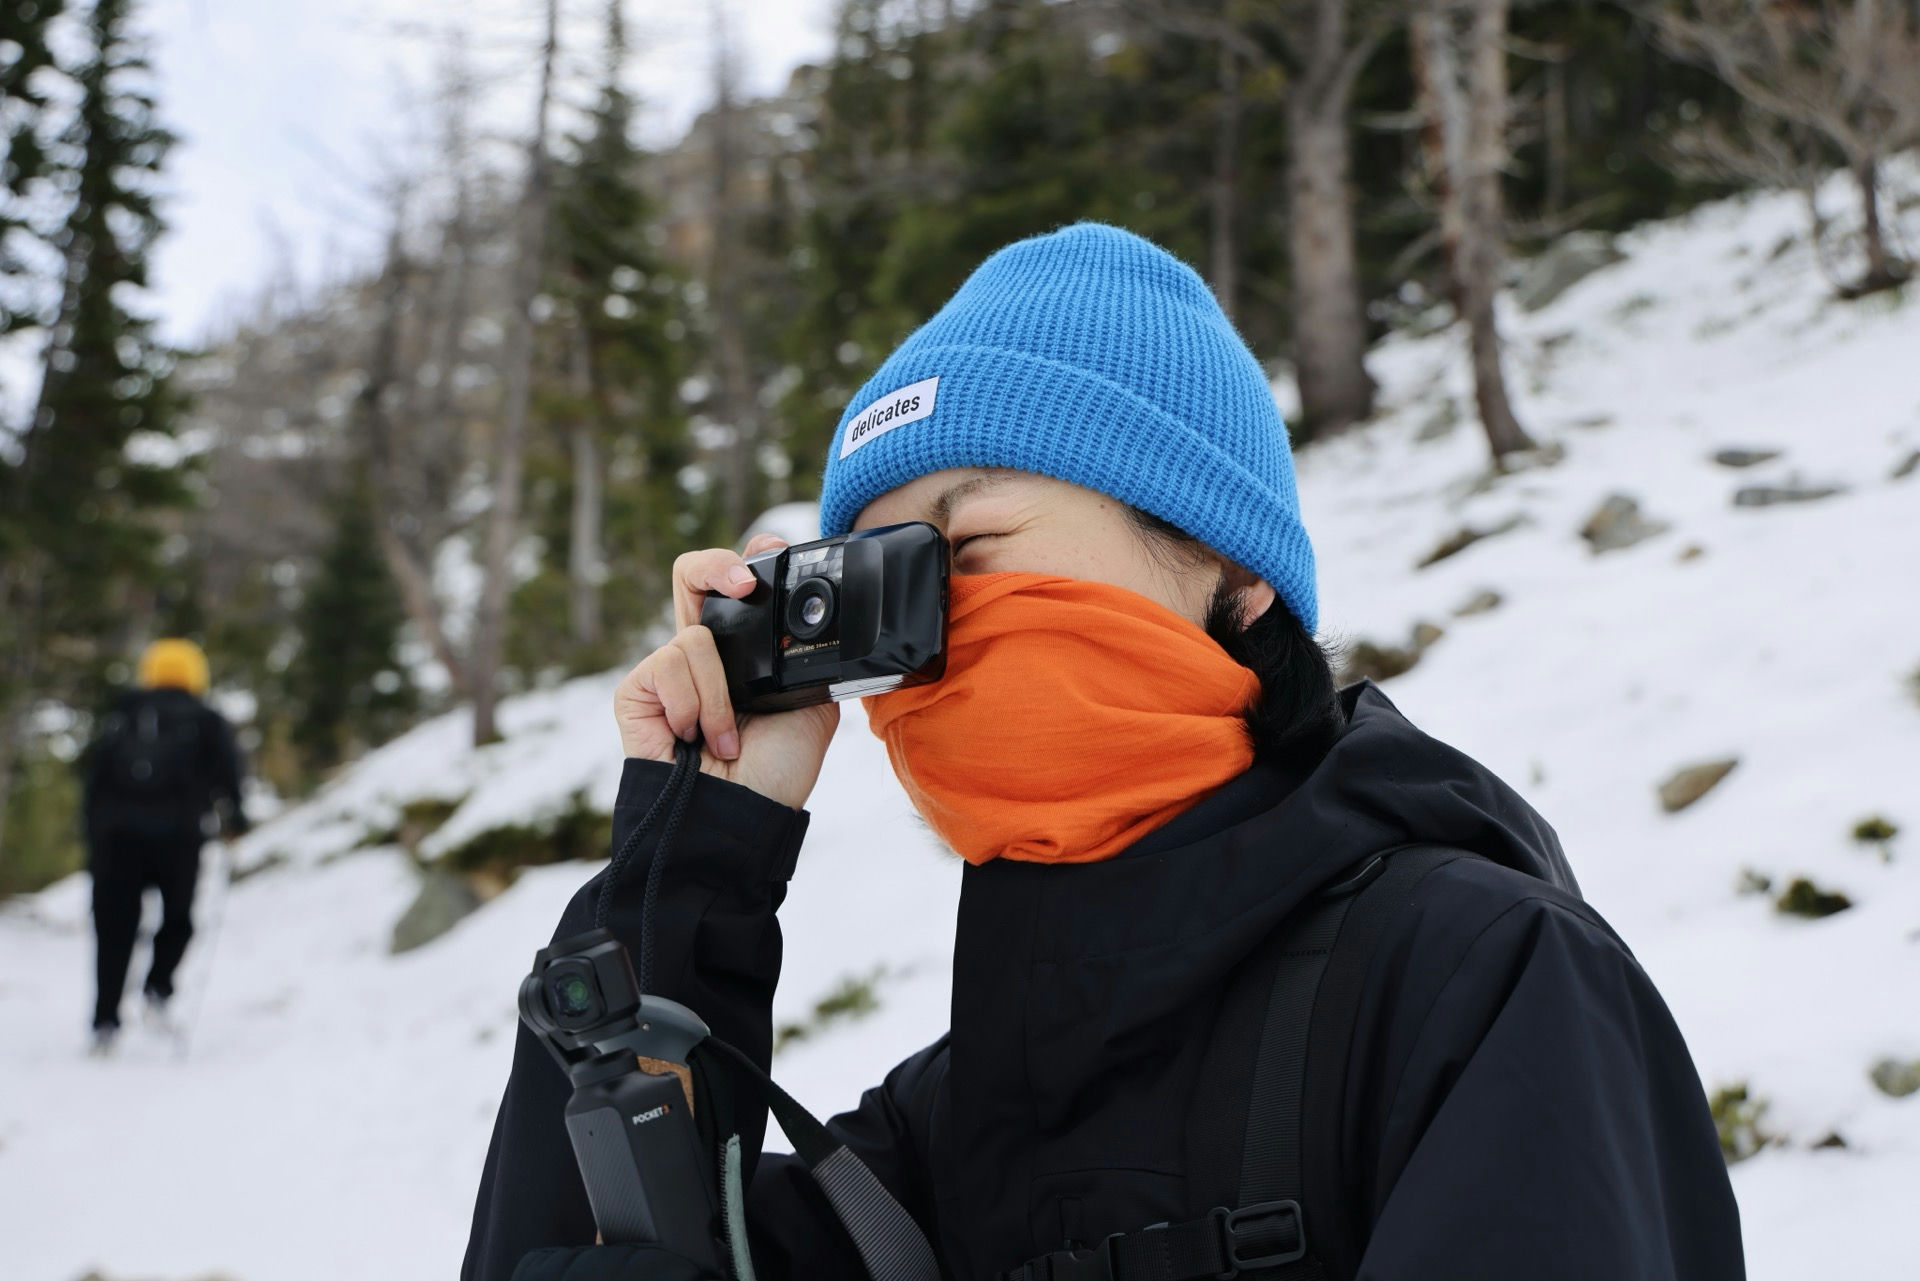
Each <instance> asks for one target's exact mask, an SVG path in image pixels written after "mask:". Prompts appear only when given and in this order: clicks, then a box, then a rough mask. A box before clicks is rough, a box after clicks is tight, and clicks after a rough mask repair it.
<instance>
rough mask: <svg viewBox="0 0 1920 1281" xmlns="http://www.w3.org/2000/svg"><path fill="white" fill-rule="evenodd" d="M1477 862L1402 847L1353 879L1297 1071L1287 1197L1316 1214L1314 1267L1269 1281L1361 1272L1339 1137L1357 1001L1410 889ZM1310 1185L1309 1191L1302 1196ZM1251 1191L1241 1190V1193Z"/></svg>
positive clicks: (1455, 852)
mask: <svg viewBox="0 0 1920 1281" xmlns="http://www.w3.org/2000/svg"><path fill="white" fill-rule="evenodd" d="M1474 857H1477V856H1476V855H1474V854H1472V853H1470V852H1469V851H1466V850H1461V849H1451V848H1447V847H1445V846H1438V845H1415V846H1406V847H1403V848H1400V849H1397V850H1389V851H1387V852H1386V853H1385V854H1383V855H1381V859H1382V860H1383V861H1384V866H1383V867H1382V868H1381V869H1380V870H1379V871H1378V872H1377V874H1374V875H1372V877H1371V879H1368V873H1367V872H1364V871H1363V873H1362V875H1361V877H1359V878H1356V879H1357V880H1359V881H1360V882H1361V884H1360V886H1359V889H1358V892H1357V893H1355V894H1354V895H1353V896H1352V906H1351V907H1350V908H1349V909H1348V911H1347V914H1346V920H1345V921H1344V923H1343V924H1342V926H1341V929H1340V933H1339V936H1338V938H1337V939H1336V940H1335V942H1334V946H1333V952H1332V955H1330V956H1329V957H1328V958H1327V963H1326V969H1325V973H1324V974H1323V975H1322V976H1321V979H1320V991H1319V994H1318V995H1317V996H1316V998H1315V999H1314V1003H1313V1015H1312V1023H1311V1026H1310V1027H1309V1028H1308V1033H1307V1035H1308V1044H1310V1045H1312V1046H1313V1047H1315V1048H1316V1049H1317V1050H1319V1051H1320V1052H1319V1053H1317V1054H1315V1053H1309V1054H1308V1056H1307V1058H1306V1061H1305V1062H1304V1064H1302V1065H1301V1067H1300V1068H1299V1069H1296V1070H1300V1071H1302V1072H1303V1078H1304V1085H1303V1087H1302V1089H1301V1091H1300V1101H1301V1105H1302V1106H1301V1109H1300V1112H1299V1113H1298V1117H1299V1118H1303V1119H1304V1124H1303V1126H1302V1128H1301V1129H1300V1130H1299V1132H1298V1133H1299V1148H1298V1150H1297V1156H1296V1158H1295V1159H1296V1162H1297V1164H1296V1166H1295V1169H1296V1170H1297V1171H1298V1175H1297V1176H1296V1177H1298V1178H1299V1179H1300V1180H1301V1181H1300V1182H1299V1183H1297V1184H1295V1185H1294V1186H1295V1187H1296V1188H1297V1189H1299V1191H1296V1192H1294V1193H1293V1194H1292V1195H1294V1196H1297V1197H1301V1198H1302V1200H1303V1202H1304V1203H1306V1204H1308V1205H1310V1206H1311V1208H1312V1210H1313V1253H1312V1254H1311V1255H1310V1256H1308V1258H1310V1259H1312V1260H1313V1261H1314V1262H1315V1270H1313V1271H1306V1270H1303V1269H1302V1268H1301V1266H1300V1264H1295V1265H1291V1266H1289V1267H1286V1268H1282V1269H1280V1270H1279V1271H1277V1272H1275V1273H1274V1274H1273V1278H1274V1281H1306V1279H1308V1278H1315V1279H1317V1278H1321V1277H1329V1276H1330V1277H1350V1276H1353V1275H1354V1274H1355V1273H1357V1272H1358V1271H1359V1267H1360V1256H1361V1253H1362V1251H1363V1249H1364V1245H1365V1233H1364V1225H1363V1222H1362V1220H1361V1219H1360V1218H1359V1217H1358V1216H1359V1202H1358V1193H1357V1191H1355V1190H1354V1189H1353V1188H1352V1187H1351V1185H1350V1181H1349V1179H1348V1177H1347V1171H1346V1169H1345V1163H1344V1162H1343V1161H1342V1159H1341V1156H1342V1153H1341V1134H1342V1130H1343V1122H1344V1120H1345V1117H1346V1115H1347V1112H1348V1110H1349V1109H1348V1105H1347V1097H1346V1084H1347V1066H1348V1061H1349V1059H1350V1057H1351V1055H1352V1051H1353V1034H1354V1028H1355V1026H1356V1025H1357V1024H1358V1022H1359V1018H1360V997H1361V994H1362V992H1363V990H1364V989H1365V987H1366V983H1367V972H1368V970H1369V969H1370V968H1371V966H1372V964H1373V959H1374V956H1375V955H1376V954H1377V953H1378V952H1379V950H1380V940H1381V937H1382V936H1383V935H1384V934H1385V933H1386V932H1387V930H1388V929H1389V928H1390V927H1392V926H1393V925H1394V923H1395V922H1396V921H1397V920H1398V919H1399V918H1400V916H1401V914H1402V913H1403V912H1404V911H1405V909H1406V908H1407V906H1408V905H1409V904H1410V903H1411V902H1412V900H1413V894H1414V888H1415V887H1416V886H1417V885H1419V884H1420V882H1421V881H1422V880H1424V879H1425V878H1426V876H1427V874H1428V873H1430V872H1432V871H1434V870H1435V869H1437V868H1440V867H1443V866H1445V865H1446V864H1448V863H1453V862H1457V861H1458V860H1460V859H1463V858H1474ZM1249 1124H1250V1125H1251V1118H1249ZM1307 1188H1312V1189H1313V1192H1311V1193H1308V1192H1306V1191H1305V1189H1307ZM1250 1190H1251V1189H1248V1188H1245V1187H1243V1188H1242V1189H1241V1195H1242V1196H1243V1197H1244V1196H1246V1195H1248V1193H1249V1191H1250ZM1304 1262H1306V1260H1305V1259H1303V1260H1302V1263H1304Z"/></svg>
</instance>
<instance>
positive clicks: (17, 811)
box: [0, 750, 87, 895]
mask: <svg viewBox="0 0 1920 1281" xmlns="http://www.w3.org/2000/svg"><path fill="white" fill-rule="evenodd" d="M86 865H87V853H86V847H85V846H84V845H83V844H82V843H81V841H80V778H79V775H78V774H76V773H75V772H74V768H73V766H72V764H70V763H69V762H67V761H63V760H61V759H60V758H59V757H57V756H55V755H53V754H52V753H51V752H47V751H45V750H34V751H29V752H28V753H27V754H26V755H24V756H23V757H22V758H21V759H20V760H19V761H18V762H17V763H16V764H15V767H14V776H13V786H12V787H11V788H10V789H9V790H8V792H7V804H6V812H5V813H4V814H0V895H7V894H31V893H33V892H34V891H36V890H43V889H45V888H46V887H47V886H49V885H51V884H53V883H54V882H55V881H57V880H59V879H60V878H61V877H63V876H67V875H70V874H71V873H74V872H77V871H79V870H80V869H81V868H83V867H85V866H86Z"/></svg>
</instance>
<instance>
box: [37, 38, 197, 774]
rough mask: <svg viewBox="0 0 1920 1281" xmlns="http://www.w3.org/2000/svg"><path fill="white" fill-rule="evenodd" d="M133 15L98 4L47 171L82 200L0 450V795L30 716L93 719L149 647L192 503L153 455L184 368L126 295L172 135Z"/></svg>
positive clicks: (160, 457) (148, 235)
mask: <svg viewBox="0 0 1920 1281" xmlns="http://www.w3.org/2000/svg"><path fill="white" fill-rule="evenodd" d="M131 8H132V5H131V0H97V2H96V3H95V5H94V6H93V8H92V10H91V11H90V12H89V13H88V15H87V18H86V21H85V33H86V36H87V38H88V46H89V48H88V54H87V56H86V58H85V60H84V61H83V62H82V63H81V65H79V66H78V67H77V68H75V69H73V71H72V72H71V78H72V80H73V82H74V84H75V86H76V88H77V90H78V101H77V104H76V106H75V107H74V109H73V113H72V117H71V119H70V120H69V121H68V122H67V124H66V127H65V128H64V129H62V130H61V131H60V132H59V134H58V136H57V138H56V139H55V141H54V145H53V146H51V147H50V148H49V149H48V151H47V153H46V155H45V157H44V160H45V163H46V165H47V166H48V167H49V168H50V169H51V170H53V171H55V173H56V179H55V180H56V183H57V185H58V187H59V188H60V189H62V190H65V191H69V192H70V193H71V197H70V200H69V202H68V206H67V210H66V214H65V218H64V221H63V222H62V223H61V225H60V226H59V228H58V230H57V231H55V232H54V233H53V234H52V235H51V236H50V237H49V243H50V246H51V248H52V249H53V250H54V251H55V252H56V253H57V254H58V259H59V264H60V267H59V275H58V278H57V281H56V282H55V283H56V285H57V303H54V304H53V305H52V306H50V307H49V308H48V309H47V312H46V313H45V314H40V315H36V316H35V317H34V318H33V321H34V323H35V324H37V325H38V326H39V327H41V328H43V329H44V331H45V334H46V338H45V342H44V344H43V347H42V352H43V357H42V361H41V381H40V389H39V394H38V398H37V400H36V402H35V404H34V407H33V411H32V414H31V416H30V417H29V418H28V420H27V422H26V424H25V426H24V430H23V431H22V432H21V434H20V436H19V437H18V439H17V440H16V441H15V442H14V446H13V449H12V451H11V453H12V457H11V458H9V457H7V456H6V453H5V452H4V451H0V467H3V468H4V470H3V471H0V504H3V506H0V528H4V529H5V531H6V533H5V542H4V543H0V553H3V555H0V665H3V666H0V792H3V791H4V788H5V782H4V779H5V777H6V775H7V773H8V770H7V768H6V765H7V758H8V757H9V756H10V753H11V751H12V749H13V748H14V747H16V746H17V745H18V743H19V737H20V734H21V727H22V725H23V723H24V713H25V709H26V707H27V706H28V705H29V703H30V702H31V701H33V700H41V699H45V700H54V701H64V702H67V703H69V704H72V705H81V706H84V705H87V704H90V703H91V702H92V701H94V698H95V697H96V696H97V693H98V691H99V689H100V678H101V675H102V672H103V671H104V669H105V667H106V665H107V664H108V662H109V661H110V660H111V659H112V658H113V657H115V656H116V655H117V653H118V652H119V651H120V650H122V649H123V648H125V647H126V646H128V645H129V644H130V643H131V642H132V641H133V640H135V639H136V636H135V635H134V632H135V629H136V628H137V627H138V625H139V620H140V614H141V610H142V607H143V605H144V604H145V603H147V602H150V601H151V600H152V599H153V598H154V595H155V594H156V592H157V590H158V588H159V586H160V581H161V579H162V577H163V575H164V565H163V562H162V558H161V556H160V554H159V549H160V545H161V538H160V532H159V530H158V528H157V526H156V523H155V517H156V515H157V514H158V513H159V512H161V511H163V510H165V509H167V508H169V507H175V506H178V505H180V504H182V503H184V502H185V500H186V496H187V495H186V491H185V488H184V485H183V482H182V478H181V473H180V468H179V467H178V466H177V465H176V461H175V459H174V458H173V457H172V451H170V450H168V449H166V448H165V447H164V446H159V445H155V446H154V447H151V448H149V447H146V446H147V445H148V444H150V443H152V442H157V441H160V440H161V439H162V438H164V437H166V436H168V435H170V434H171V432H172V429H173V421H174V418H175V415H176V413H177V411H178V407H179V406H178V402H177V398H176V396H175V395H174V393H173V390H172V388H171V386H170V384H169V376H170V374H171V371H172V368H173V364H174V356H173V353H171V352H170V351H169V350H168V349H167V348H166V347H165V346H164V345H163V344H161V343H160V342H159V341H158V340H157V339H156V338H155V337H154V335H153V333H152V325H151V322H150V321H149V320H148V319H147V318H146V317H144V316H142V315H140V314H138V313H137V312H135V311H133V310H132V309H131V307H130V304H131V303H132V301H133V298H130V296H129V295H133V296H135V297H137V295H138V294H139V292H140V291H141V290H143V289H144V288H145V287H146V284H147V259H148V255H149V254H150V252H151V251H152V248H153V245H154V242H155V241H156V240H157V239H158V237H159V236H160V234H161V232H162V230H163V228H164V224H163V222H162V220H161V218H160V215H159V211H158V209H157V208H156V206H155V203H154V195H153V192H154V187H155V185H156V178H157V176H158V174H159V172H160V168H161V165H162V162H163V161H164V160H165V158H166V154H167V149H168V147H169V146H170V145H171V143H172V137H171V135H170V134H169V133H168V132H167V131H166V129H165V128H163V127H162V126H161V125H160V123H159V121H158V112H157V108H156V105H155V102H154V99H153V97H152V94H151V92H150V91H149V89H148V87H147V80H148V78H149V75H148V66H147V63H146V61H145V59H144V58H143V57H142V55H141V53H140V49H139V45H138V42H137V41H136V39H135V38H134V36H133V35H132V34H131V32H130V30H129V28H130V25H131ZM36 56H38V55H36ZM43 65H44V64H43ZM47 292H48V294H49V295H53V294H54V293H55V292H56V290H51V289H50V290H48V291H47ZM22 327H23V324H22V323H16V325H15V328H16V329H19V328H22ZM136 435H138V436H140V437H142V438H143V441H142V447H141V448H138V449H136V450H133V451H130V450H129V449H128V444H129V442H130V441H131V440H133V439H134V438H135V437H136Z"/></svg>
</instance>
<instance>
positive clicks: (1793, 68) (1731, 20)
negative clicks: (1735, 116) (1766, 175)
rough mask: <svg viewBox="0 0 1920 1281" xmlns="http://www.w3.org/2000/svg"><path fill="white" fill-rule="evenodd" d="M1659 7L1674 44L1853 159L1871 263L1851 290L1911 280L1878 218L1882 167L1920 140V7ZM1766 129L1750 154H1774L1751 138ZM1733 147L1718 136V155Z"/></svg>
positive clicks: (1835, 0) (1683, 2)
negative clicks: (1919, 9)
mask: <svg viewBox="0 0 1920 1281" xmlns="http://www.w3.org/2000/svg"><path fill="white" fill-rule="evenodd" d="M1650 13H1651V16H1652V18H1653V20H1654V23H1655V29H1656V30H1657V31H1658V33H1659V36H1660V40H1661V43H1662V44H1664V45H1665V46H1666V48H1667V50H1668V51H1669V52H1670V53H1672V54H1674V55H1675V56H1676V57H1680V58H1683V59H1686V60H1687V61H1690V62H1693V63H1696V64H1697V65H1699V66H1702V67H1705V68H1706V69H1707V70H1709V71H1711V72H1713V74H1714V75H1715V76H1717V77H1719V79H1720V80H1721V81H1722V82H1724V83H1725V84H1726V85H1727V86H1728V87H1729V88H1731V89H1732V90H1733V91H1734V92H1735V93H1737V94H1739V95H1740V97H1741V98H1742V99H1743V100H1744V101H1745V102H1746V103H1747V104H1748V105H1749V106H1750V107H1751V108H1752V109H1753V110H1755V111H1758V112H1760V113H1763V114H1765V115H1767V116H1771V117H1773V118H1775V119H1777V120H1779V121H1782V122H1785V123H1787V124H1789V125H1793V126H1798V127H1800V128H1802V129H1805V130H1808V131H1811V132H1812V133H1813V134H1815V135H1817V136H1818V137H1819V138H1821V139H1823V140H1824V141H1825V142H1826V143H1827V144H1829V145H1830V146H1832V147H1833V148H1834V149H1836V150H1837V151H1838V152H1839V153H1840V154H1841V155H1842V156H1843V157H1844V158H1845V159H1846V163H1847V169H1848V171H1849V172H1850V173H1851V174H1852V175H1853V178H1854V182H1855V184H1856V185H1857V186H1858V188H1859V193H1860V208H1861V221H1862V239H1863V241H1864V243H1865V248H1866V255H1867V269H1866V272H1865V274H1864V275H1863V276H1861V278H1860V279H1859V280H1858V281H1857V282H1856V283H1854V284H1852V285H1850V286H1848V287H1847V288H1846V289H1844V290H1843V291H1842V292H1843V293H1845V294H1846V295H1847V296H1850V297H1858V296H1860V295H1862V294H1867V293H1872V292H1874V291H1876V290H1880V289H1888V288H1892V287H1894V286H1896V285H1899V284H1901V283H1902V282H1904V281H1905V280H1907V279H1908V278H1909V277H1910V276H1911V275H1912V267H1911V265H1910V264H1908V263H1906V262H1904V261H1902V260H1900V259H1899V258H1897V257H1896V256H1894V255H1893V254H1892V253H1891V252H1889V250H1888V248H1887V243H1886V235H1885V232H1884V230H1883V227H1882V224H1881V217H1880V171H1881V168H1882V166H1883V165H1884V164H1885V162H1886V160H1887V158H1888V157H1889V156H1892V155H1895V154H1897V153H1899V152H1901V151H1904V150H1906V149H1907V148H1909V147H1913V146H1915V145H1920V12H1916V10H1915V7H1914V6H1913V5H1912V4H1911V3H1906V2H1904V0H1678V2H1676V3H1672V4H1668V5H1663V6H1656V7H1652V8H1651V9H1650ZM1768 137H1769V135H1768V134H1767V132H1766V131H1765V130H1764V129H1761V130H1757V131H1756V130H1755V129H1754V128H1751V127H1750V128H1748V129H1747V130H1746V138H1745V142H1746V143H1747V146H1746V147H1744V148H1742V150H1744V151H1746V152H1747V153H1748V155H1747V156H1746V157H1745V158H1747V159H1749V160H1755V161H1757V162H1764V163H1765V164H1767V165H1768V166H1769V167H1772V166H1774V165H1776V164H1777V163H1778V161H1779V159H1780V157H1779V156H1778V155H1777V154H1774V155H1771V156H1769V155H1768V154H1766V153H1767V152H1768V151H1769V150H1770V149H1771V148H1769V147H1768V146H1765V145H1763V146H1761V147H1759V148H1755V147H1754V146H1753V144H1754V142H1755V140H1756V138H1757V139H1761V140H1763V141H1764V140H1766V139H1768ZM1772 138H1773V142H1774V144H1775V145H1777V144H1778V141H1779V139H1778V135H1773V136H1772ZM1726 141H1727V139H1726V138H1725V137H1722V138H1720V139H1717V140H1714V142H1715V143H1721V144H1724V143H1725V142H1726ZM1709 145H1714V143H1710V144H1709ZM1732 154H1733V152H1732V149H1730V148H1728V147H1725V146H1721V147H1720V158H1722V159H1728V158H1730V157H1731V155H1732Z"/></svg>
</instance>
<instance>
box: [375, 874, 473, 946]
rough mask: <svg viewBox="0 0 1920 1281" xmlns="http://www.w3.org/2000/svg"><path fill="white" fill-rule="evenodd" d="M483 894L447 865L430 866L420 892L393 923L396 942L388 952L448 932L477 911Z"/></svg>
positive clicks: (435, 937) (431, 940)
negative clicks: (444, 866) (448, 868)
mask: <svg viewBox="0 0 1920 1281" xmlns="http://www.w3.org/2000/svg"><path fill="white" fill-rule="evenodd" d="M479 906H480V896H479V895H478V894H476V893H474V891H473V887H472V886H470V885H468V884H467V882H466V879H465V878H464V877H460V876H456V875H455V874H454V873H452V872H449V871H446V870H445V869H443V868H438V867H430V868H428V869H427V870H426V871H425V872H424V873H422V875H421V880H420V893H419V894H417V895H416V896H415V897H414V900H413V904H412V906H410V907H409V908H407V910H406V911H405V912H404V913H402V914H401V916H400V919H399V920H398V921H395V922H394V924H393V942H392V943H391V944H390V945H389V946H388V949H387V950H388V951H390V952H393V953H394V954H395V955H398V954H399V953H401V952H411V951H412V950H413V949H414V948H416V947H419V946H421V945H422V944H425V943H431V942H433V940H435V939H437V938H439V937H440V936H441V935H442V934H445V933H446V932H447V931H448V930H450V929H452V928H453V927H454V926H456V925H458V924H459V923H460V922H461V921H463V920H465V919H466V918H467V917H468V916H471V915H472V914H473V911H474V909H475V908H477V907H479Z"/></svg>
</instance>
